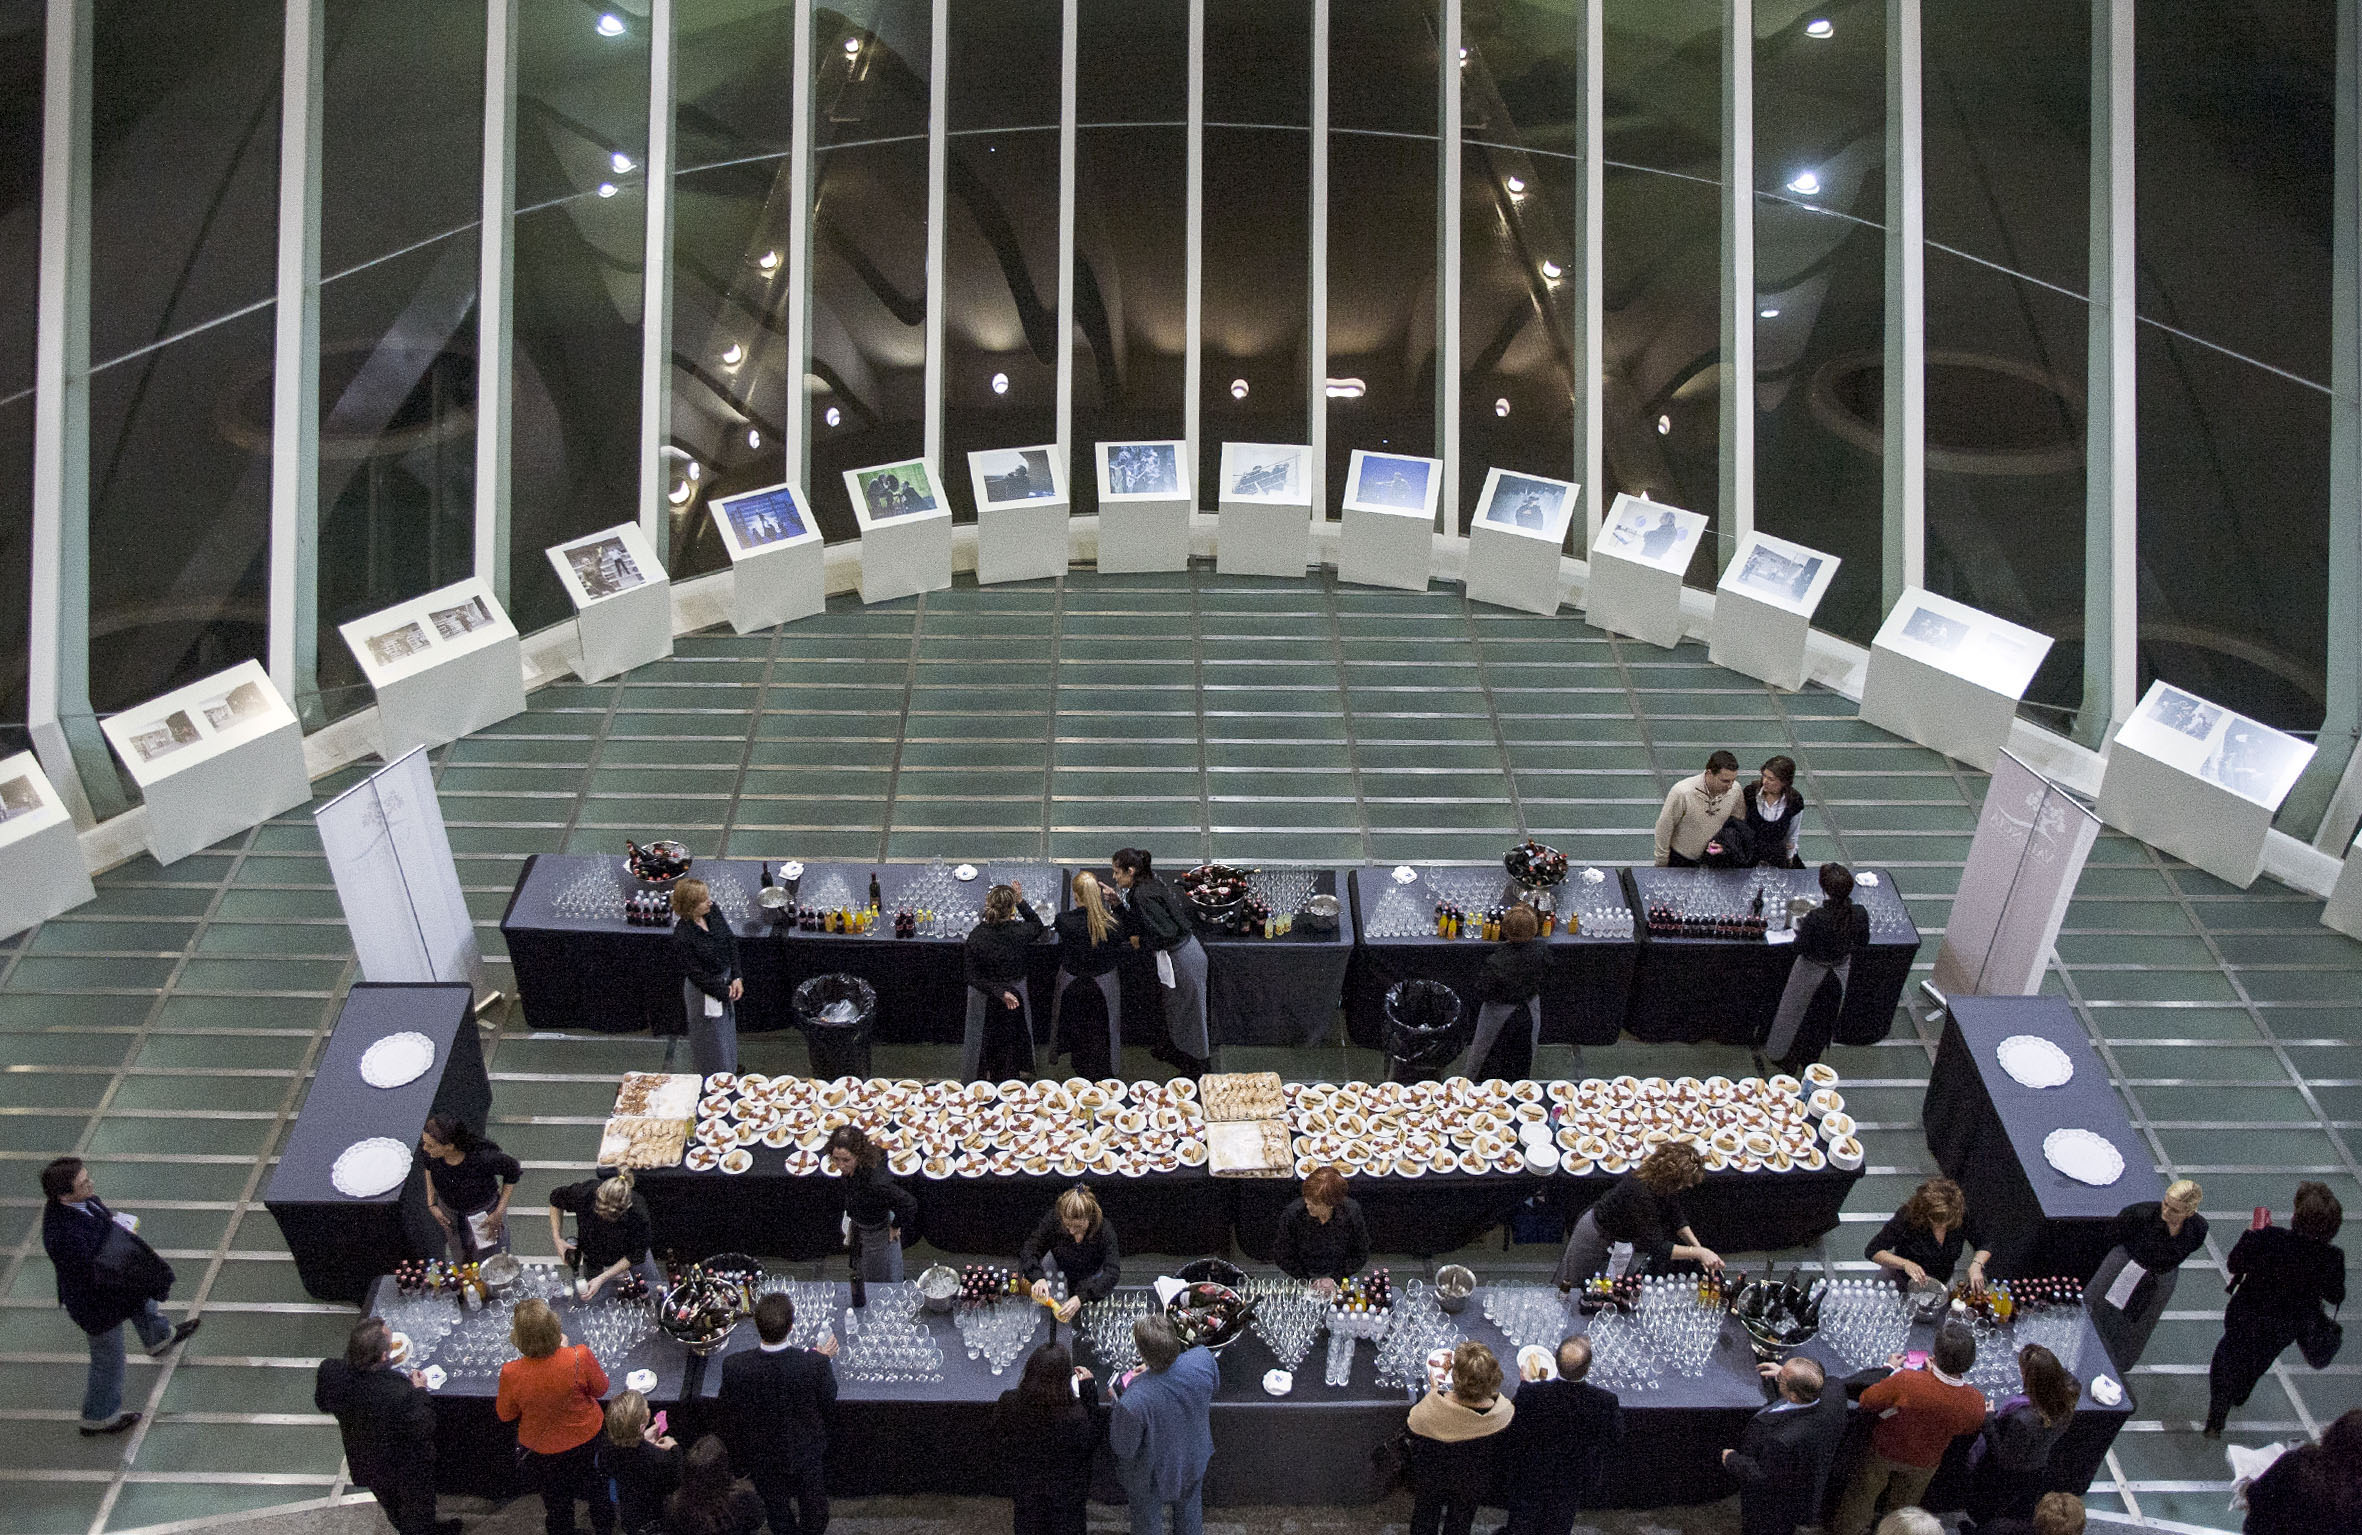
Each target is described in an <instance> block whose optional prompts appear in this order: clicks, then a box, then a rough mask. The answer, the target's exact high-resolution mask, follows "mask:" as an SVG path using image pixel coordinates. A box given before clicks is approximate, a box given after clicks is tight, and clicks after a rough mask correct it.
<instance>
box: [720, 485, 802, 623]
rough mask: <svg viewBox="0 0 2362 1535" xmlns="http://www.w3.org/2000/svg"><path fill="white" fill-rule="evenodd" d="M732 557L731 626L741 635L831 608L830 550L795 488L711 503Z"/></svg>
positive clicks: (775, 487) (754, 492)
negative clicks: (829, 604) (829, 581)
mask: <svg viewBox="0 0 2362 1535" xmlns="http://www.w3.org/2000/svg"><path fill="white" fill-rule="evenodd" d="M710 510H711V511H712V513H713V519H714V531H716V532H717V533H719V534H720V535H721V537H722V550H723V552H724V553H726V554H728V555H729V556H730V570H731V575H730V583H731V585H730V627H731V628H732V629H734V630H736V631H737V632H738V633H740V634H751V633H753V632H754V631H755V630H757V629H768V628H770V627H772V626H773V625H774V624H783V623H787V622H789V621H790V620H792V619H798V618H809V617H811V616H812V615H813V614H815V613H817V612H819V611H820V610H821V609H822V608H824V607H826V606H827V605H828V578H827V572H826V569H825V568H824V567H825V563H826V560H827V558H828V551H827V548H826V544H825V540H823V539H822V538H821V536H820V524H819V522H818V520H816V519H815V518H814V517H813V516H812V508H811V507H810V506H809V505H808V504H806V502H805V500H804V493H803V492H802V491H800V490H797V489H796V488H795V487H794V486H793V485H766V486H764V487H763V488H762V489H761V490H750V491H745V492H743V493H741V494H739V495H735V496H724V497H722V498H721V499H720V500H718V501H715V502H712V503H711V504H710Z"/></svg>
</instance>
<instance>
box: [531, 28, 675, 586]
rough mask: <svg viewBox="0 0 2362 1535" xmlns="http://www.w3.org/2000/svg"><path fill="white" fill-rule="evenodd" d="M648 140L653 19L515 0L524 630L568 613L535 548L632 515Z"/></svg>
mask: <svg viewBox="0 0 2362 1535" xmlns="http://www.w3.org/2000/svg"><path fill="white" fill-rule="evenodd" d="M603 16H614V17H615V18H617V19H618V20H619V21H620V22H621V23H622V28H621V30H620V31H617V32H615V33H614V35H609V34H608V32H606V31H602V30H601V28H600V21H601V18H602V17H603ZM647 140H648V29H647V25H646V23H645V22H644V21H643V20H642V19H641V18H640V17H638V16H637V15H634V14H632V13H631V12H630V11H629V10H628V9H624V10H616V11H608V12H602V11H599V10H596V9H593V8H590V7H585V6H575V5H556V6H548V5H524V6H520V7H518V10H517V217H516V236H515V237H516V274H515V278H514V288H513V294H514V296H513V303H514V304H515V308H516V320H515V334H514V340H513V343H512V345H513V348H514V354H515V355H514V359H513V361H512V364H511V367H510V374H509V377H510V380H511V388H512V389H513V390H514V391H515V396H514V399H513V401H512V403H511V410H512V413H513V414H512V422H513V425H512V430H513V432H514V434H515V435H514V447H513V456H512V461H511V469H510V475H509V611H510V613H511V614H512V615H513V616H514V617H515V619H516V622H517V627H518V628H520V629H523V630H526V631H531V630H533V629H537V628H539V627H541V626H542V625H544V624H550V623H555V622H557V621H558V620H559V619H562V618H565V617H567V616H568V615H569V614H571V613H572V612H573V611H574V608H573V604H572V603H570V602H569V601H568V600H567V598H566V594H565V592H564V591H563V590H562V589H561V588H560V587H559V585H558V578H557V574H556V572H555V571H553V570H551V569H550V563H549V560H548V559H547V558H546V557H545V556H544V555H543V553H542V551H543V550H545V549H547V548H549V547H550V546H551V545H552V544H558V543H563V542H564V541H565V540H567V539H569V538H573V537H576V536H578V535H580V534H583V533H589V532H592V531H594V530H596V529H599V528H604V527H610V526H612V525H614V524H616V523H619V522H629V521H632V520H634V519H635V518H637V517H638V515H639V483H640V451H639V444H640V337H641V334H642V332H643V330H644V328H645V327H643V326H642V325H641V323H640V310H641V285H642V279H643V277H644V275H645V267H646V262H647V223H648V196H647V183H646V180H645V177H646V174H647V173H646V169H645V166H646V160H647V154H648V144H647Z"/></svg>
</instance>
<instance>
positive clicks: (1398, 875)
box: [1394, 863, 1419, 885]
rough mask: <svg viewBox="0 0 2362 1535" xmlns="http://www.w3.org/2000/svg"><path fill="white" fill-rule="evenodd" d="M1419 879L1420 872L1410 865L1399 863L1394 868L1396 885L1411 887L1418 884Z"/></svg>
mask: <svg viewBox="0 0 2362 1535" xmlns="http://www.w3.org/2000/svg"><path fill="white" fill-rule="evenodd" d="M1418 879H1419V871H1418V870H1417V869H1414V868H1412V867H1411V866H1410V865H1409V864H1407V863H1398V864H1396V865H1395V866H1394V882H1395V883H1396V884H1398V885H1411V884H1416V883H1418Z"/></svg>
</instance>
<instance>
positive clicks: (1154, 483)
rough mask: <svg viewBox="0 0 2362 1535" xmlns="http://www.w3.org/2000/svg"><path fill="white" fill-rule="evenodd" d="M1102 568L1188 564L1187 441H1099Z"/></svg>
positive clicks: (1125, 569) (1096, 453)
mask: <svg viewBox="0 0 2362 1535" xmlns="http://www.w3.org/2000/svg"><path fill="white" fill-rule="evenodd" d="M1091 459H1092V462H1093V464H1094V466H1095V467H1096V469H1097V472H1098V479H1099V553H1098V564H1099V569H1100V570H1101V571H1103V572H1106V573H1108V574H1117V573H1125V572H1133V571H1146V570H1187V569H1188V568H1189V518H1190V514H1191V511H1192V510H1193V506H1192V502H1191V499H1190V498H1191V491H1190V483H1189V445H1188V444H1187V443H1184V442H1176V441H1157V442H1101V443H1094V444H1092V450H1091Z"/></svg>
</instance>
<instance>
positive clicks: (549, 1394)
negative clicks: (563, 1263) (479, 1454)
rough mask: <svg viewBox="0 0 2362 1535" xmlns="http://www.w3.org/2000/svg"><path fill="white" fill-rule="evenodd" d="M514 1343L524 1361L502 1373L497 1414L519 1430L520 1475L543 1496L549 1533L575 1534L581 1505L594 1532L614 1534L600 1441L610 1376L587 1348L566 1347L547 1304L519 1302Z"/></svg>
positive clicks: (513, 1326) (555, 1316) (512, 1322)
mask: <svg viewBox="0 0 2362 1535" xmlns="http://www.w3.org/2000/svg"><path fill="white" fill-rule="evenodd" d="M509 1341H510V1342H511V1343H514V1344H515V1345H516V1348H517V1353H518V1354H519V1355H520V1356H521V1357H519V1358H516V1359H512V1360H510V1361H509V1362H508V1363H507V1364H504V1365H502V1366H501V1367H500V1390H499V1393H498V1394H497V1395H496V1396H495V1397H494V1398H493V1403H492V1410H493V1412H494V1413H496V1414H497V1415H498V1416H499V1418H500V1421H501V1422H503V1423H514V1424H515V1425H517V1449H518V1451H519V1454H518V1456H517V1460H518V1469H519V1470H520V1471H522V1472H523V1473H524V1475H523V1481H524V1484H525V1485H526V1486H528V1487H531V1488H533V1489H534V1490H535V1491H537V1492H539V1493H540V1494H541V1520H542V1528H543V1529H544V1530H545V1531H546V1532H547V1535H574V1530H575V1523H574V1503H575V1500H576V1499H578V1498H579V1499H581V1500H582V1501H583V1502H585V1503H588V1504H589V1505H590V1521H591V1529H592V1530H594V1531H596V1532H597V1535H614V1530H615V1504H614V1502H613V1500H611V1499H610V1498H609V1497H608V1496H607V1479H606V1478H605V1477H603V1476H601V1475H599V1439H600V1437H601V1436H602V1435H603V1434H605V1432H606V1430H607V1414H606V1411H605V1409H603V1408H601V1407H600V1406H599V1399H600V1398H601V1397H603V1396H605V1395H606V1394H607V1372H606V1371H605V1370H602V1369H600V1368H599V1360H598V1356H597V1355H596V1354H593V1353H592V1352H591V1351H590V1350H589V1349H588V1348H585V1347H584V1346H583V1345H581V1344H579V1343H576V1344H571V1345H570V1344H568V1342H567V1341H566V1334H565V1333H564V1332H563V1331H562V1330H560V1328H559V1326H558V1314H557V1313H556V1312H555V1311H552V1310H550V1308H549V1303H548V1302H547V1301H543V1300H538V1299H534V1298H531V1297H528V1298H527V1299H525V1300H521V1301H519V1302H517V1309H516V1314H515V1315H514V1316H513V1317H512V1318H511V1319H510V1322H509Z"/></svg>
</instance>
